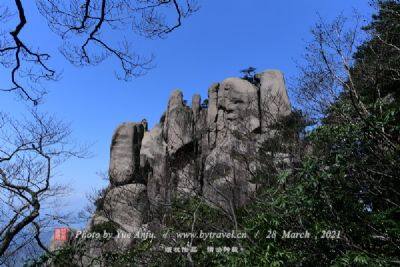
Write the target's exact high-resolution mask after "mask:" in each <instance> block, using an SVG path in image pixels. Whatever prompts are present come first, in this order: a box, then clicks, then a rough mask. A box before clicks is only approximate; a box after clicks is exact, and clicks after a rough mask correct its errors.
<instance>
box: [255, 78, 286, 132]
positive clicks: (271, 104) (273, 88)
mask: <svg viewBox="0 0 400 267" xmlns="http://www.w3.org/2000/svg"><path fill="white" fill-rule="evenodd" d="M256 78H257V79H259V81H260V106H261V115H262V118H261V127H262V131H263V132H267V131H268V127H269V125H270V124H271V123H273V122H275V121H276V119H277V118H278V117H279V116H286V115H289V114H290V112H291V105H290V101H289V97H288V94H287V90H286V85H285V78H284V76H283V73H282V72H281V71H279V70H267V71H265V72H262V73H260V74H257V75H256Z"/></svg>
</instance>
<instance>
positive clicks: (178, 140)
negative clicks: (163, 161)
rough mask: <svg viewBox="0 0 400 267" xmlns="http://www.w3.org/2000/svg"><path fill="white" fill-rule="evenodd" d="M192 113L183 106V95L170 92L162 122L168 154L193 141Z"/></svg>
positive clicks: (178, 92) (179, 92)
mask: <svg viewBox="0 0 400 267" xmlns="http://www.w3.org/2000/svg"><path fill="white" fill-rule="evenodd" d="M193 127H194V125H193V113H192V110H191V109H190V108H189V107H187V106H185V105H184V104H183V95H182V92H181V91H179V90H175V91H174V92H172V94H171V97H170V99H169V101H168V109H167V113H166V116H165V122H164V128H163V133H164V139H165V140H166V142H167V148H168V151H169V153H171V154H173V153H175V152H176V151H177V150H178V149H179V148H181V147H182V146H184V145H185V144H188V143H190V142H192V141H193Z"/></svg>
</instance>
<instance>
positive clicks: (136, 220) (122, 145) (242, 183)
mask: <svg viewBox="0 0 400 267" xmlns="http://www.w3.org/2000/svg"><path fill="white" fill-rule="evenodd" d="M290 110H291V106H290V102H289V99H288V95H287V92H286V87H285V82H284V78H283V75H282V73H281V72H279V71H275V70H272V71H266V72H263V73H260V74H257V75H256V76H255V77H254V81H252V82H249V81H247V80H244V79H240V78H228V79H226V80H224V81H222V82H221V83H216V84H213V85H212V86H211V87H210V88H209V90H208V105H204V104H203V105H202V104H201V99H200V96H199V95H194V96H193V98H192V104H191V107H189V106H187V105H186V104H185V103H184V100H183V95H182V93H181V92H180V91H178V90H176V91H174V92H172V94H171V97H170V99H169V101H168V107H167V110H166V112H165V113H164V115H163V116H162V118H161V120H160V123H159V124H157V125H155V126H154V127H153V129H151V130H150V131H147V124H146V122H145V121H143V122H141V123H123V124H122V125H120V126H119V127H118V128H117V129H116V131H115V133H114V135H113V137H112V143H111V157H110V169H109V177H110V183H111V184H110V186H109V188H108V190H107V193H106V195H105V196H104V205H102V207H101V208H99V209H98V210H97V211H96V214H95V215H94V217H93V220H92V222H91V227H93V226H95V225H96V224H99V223H102V222H105V221H109V220H112V221H114V222H116V223H117V224H118V225H119V226H120V227H121V229H122V230H124V231H127V232H134V231H135V230H137V229H139V228H143V227H145V228H146V227H147V228H151V225H160V224H161V225H162V224H163V221H162V215H161V216H160V214H163V213H164V212H165V211H166V210H167V209H168V207H169V204H170V203H171V201H172V200H173V199H174V198H175V197H189V196H192V195H197V196H201V197H203V198H204V199H205V200H206V201H207V202H209V203H210V205H214V206H216V207H219V208H222V209H226V210H229V209H231V208H232V207H233V206H240V205H243V204H245V203H246V202H247V201H248V200H249V198H250V197H251V195H252V194H253V193H254V191H255V190H256V188H257V184H255V183H254V182H252V181H251V177H252V173H253V172H254V171H256V170H257V164H258V163H257V161H256V160H254V159H255V158H256V154H257V150H258V147H259V145H260V144H261V142H262V141H263V140H264V139H265V138H267V137H269V136H271V135H273V134H274V132H273V131H272V130H271V129H270V126H271V124H272V123H274V121H275V120H276V119H277V118H278V117H280V116H285V115H288V114H290Z"/></svg>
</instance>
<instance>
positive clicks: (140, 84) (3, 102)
mask: <svg viewBox="0 0 400 267" xmlns="http://www.w3.org/2000/svg"><path fill="white" fill-rule="evenodd" d="M24 2H25V3H26V5H27V6H28V9H27V14H26V15H27V19H28V22H29V23H28V25H27V27H26V29H24V33H23V37H24V38H27V39H28V38H30V40H32V42H31V45H33V46H35V45H36V46H39V47H41V49H42V51H47V52H49V53H50V54H52V55H54V59H53V60H52V62H51V64H52V66H55V67H56V68H57V69H61V70H62V71H63V72H62V79H61V80H60V81H59V82H55V83H51V84H48V87H47V88H48V90H49V94H48V95H47V96H46V98H45V102H44V104H43V105H42V107H41V110H43V111H47V112H49V113H51V114H55V115H56V116H57V117H58V118H60V119H62V120H65V121H67V122H70V123H71V128H72V130H73V135H74V138H75V139H76V140H77V141H78V142H87V143H92V144H93V145H92V146H91V149H90V150H91V152H92V154H93V156H92V157H90V158H88V159H83V160H82V159H72V160H70V161H68V162H67V163H65V164H64V165H63V166H62V167H61V168H59V169H58V170H57V174H58V175H57V177H56V181H58V182H61V183H64V184H69V185H70V186H71V187H72V189H73V191H72V193H71V195H70V196H69V197H68V203H69V207H70V208H72V209H73V210H76V211H79V210H80V209H81V208H83V207H84V205H85V204H86V203H87V200H86V195H87V194H88V193H90V192H91V191H93V190H94V189H98V188H101V187H104V186H106V184H107V183H106V182H105V181H102V179H101V178H100V177H99V176H98V175H97V174H96V173H97V172H104V171H107V169H108V163H109V147H110V142H111V136H112V133H113V131H114V129H115V128H116V127H117V126H118V125H119V124H120V123H122V122H124V121H141V120H142V119H143V118H146V119H147V120H148V122H149V125H150V127H152V126H153V125H154V124H155V123H157V122H158V120H159V118H160V116H161V114H162V113H163V112H164V111H165V109H166V106H167V101H168V97H169V95H170V93H171V92H172V90H173V89H176V88H179V89H181V90H182V91H183V94H184V98H185V99H187V100H189V101H188V102H189V103H190V102H191V101H190V100H191V97H192V95H193V94H194V93H199V94H200V95H201V96H202V98H203V99H204V98H205V97H206V96H207V89H208V87H209V85H211V84H212V83H213V82H218V81H221V80H223V79H225V78H227V77H232V76H238V75H239V70H241V69H243V68H246V67H248V66H254V67H256V68H257V70H258V71H263V70H265V69H280V70H281V71H283V72H284V74H285V76H286V80H287V81H288V82H289V83H290V80H291V79H293V78H294V77H295V76H296V64H295V60H296V59H300V57H301V54H302V53H303V52H304V47H305V42H306V41H307V40H309V39H310V28H311V27H312V25H313V24H314V23H315V22H316V21H317V18H318V16H317V14H318V13H319V14H320V16H321V17H323V18H325V19H327V20H331V19H333V18H334V17H336V16H337V15H339V14H340V13H342V12H343V13H344V14H345V15H350V14H351V13H352V10H353V9H357V10H358V12H359V13H360V14H362V15H363V16H365V17H366V18H369V16H370V13H371V12H372V10H371V9H370V7H369V5H368V1H365V0H335V1H328V0H322V1H321V0H302V1H295V0H285V1H284V0H282V1H270V0H246V1H244V0H203V1H199V2H200V4H201V9H200V10H199V11H198V12H197V13H196V14H194V15H193V16H192V17H190V18H189V19H187V20H186V21H184V24H183V26H182V27H181V28H179V29H178V30H177V31H175V32H173V33H172V34H170V35H169V36H168V38H167V39H163V40H149V41H143V40H141V41H140V42H138V43H137V47H138V49H139V50H140V51H144V53H145V54H151V53H153V54H154V55H155V57H156V58H155V63H156V68H154V69H153V70H151V71H150V72H149V73H148V74H147V75H146V76H143V77H140V78H138V79H135V80H133V81H131V82H124V81H119V80H117V79H116V78H115V76H114V69H115V68H116V67H117V65H116V64H117V62H116V61H114V60H112V59H111V60H107V61H105V62H103V64H101V65H99V66H96V67H88V68H77V67H74V66H71V65H70V64H69V63H68V62H67V61H66V60H65V59H64V58H63V57H62V56H60V55H59V54H58V52H57V48H58V46H59V45H60V43H61V42H60V40H59V37H58V36H57V35H55V34H54V33H52V32H50V31H49V30H48V28H47V25H46V23H45V20H44V18H42V17H41V16H40V14H39V13H38V11H37V9H36V7H35V4H34V1H30V0H29V1H28V0H25V1H24ZM127 34H128V38H129V39H130V40H136V39H135V38H136V37H135V35H134V34H133V33H132V34H129V32H128V33H127ZM110 38H117V36H111V37H110ZM57 54H58V55H57ZM8 75H9V73H7V71H5V70H4V69H0V82H1V83H3V82H5V81H6V80H7V78H9V77H8ZM0 106H1V110H7V111H8V112H9V113H11V114H18V113H22V112H23V108H21V107H22V106H24V104H23V103H21V102H19V101H16V99H15V96H14V95H12V94H4V93H2V94H0Z"/></svg>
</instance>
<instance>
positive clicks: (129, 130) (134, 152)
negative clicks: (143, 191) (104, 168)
mask: <svg viewBox="0 0 400 267" xmlns="http://www.w3.org/2000/svg"><path fill="white" fill-rule="evenodd" d="M143 134H144V127H143V125H142V124H140V123H139V124H138V123H123V124H121V125H120V126H119V127H118V128H117V129H116V130H115V132H114V134H113V137H112V141H111V149H110V154H111V155H110V169H109V176H110V182H111V183H112V184H115V185H122V184H128V183H130V182H134V181H135V180H140V179H141V178H140V177H138V176H136V175H135V174H138V171H139V165H140V158H139V154H140V146H141V142H142V138H143Z"/></svg>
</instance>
